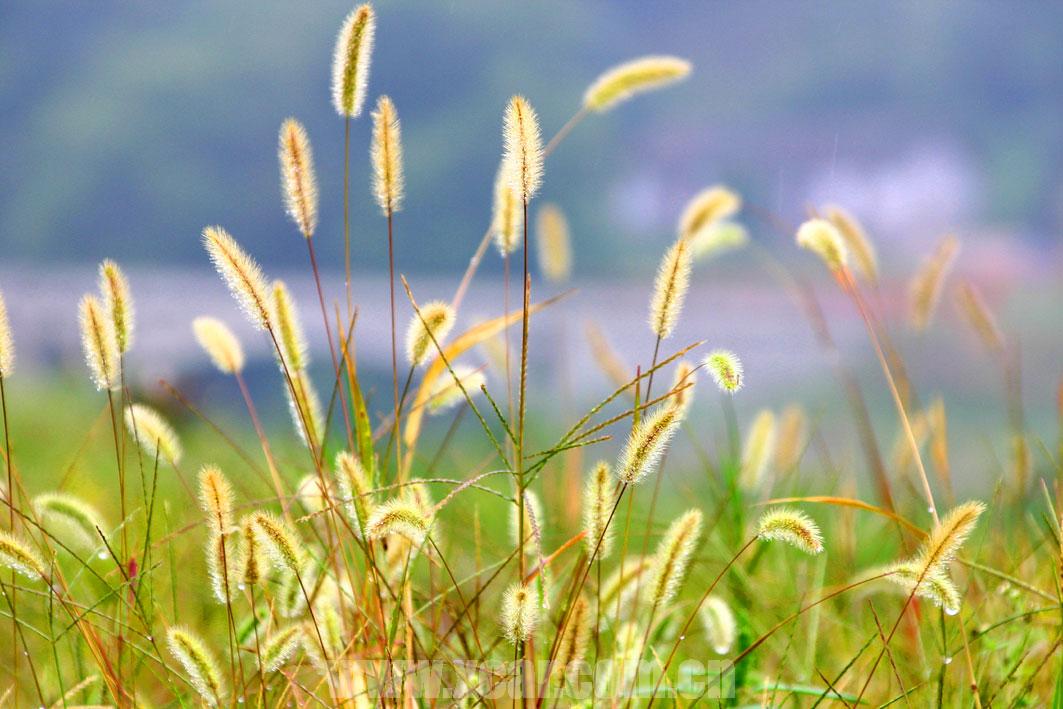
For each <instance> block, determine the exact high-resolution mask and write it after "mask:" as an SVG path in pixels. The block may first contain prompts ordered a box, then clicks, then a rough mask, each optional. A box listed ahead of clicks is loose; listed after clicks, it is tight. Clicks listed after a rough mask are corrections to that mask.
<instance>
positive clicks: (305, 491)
mask: <svg viewBox="0 0 1063 709" xmlns="http://www.w3.org/2000/svg"><path fill="white" fill-rule="evenodd" d="M295 497H296V499H297V500H299V504H301V505H302V506H303V509H305V510H306V511H307V512H309V513H311V514H315V513H318V512H323V511H324V510H325V509H327V508H328V500H329V498H332V497H335V493H334V492H333V491H332V489H331V486H329V485H328V481H327V480H326V484H325V486H324V487H322V485H321V478H320V477H318V475H317V473H307V474H306V475H304V476H303V477H302V478H301V479H300V480H299V483H298V484H297V485H296V486H295Z"/></svg>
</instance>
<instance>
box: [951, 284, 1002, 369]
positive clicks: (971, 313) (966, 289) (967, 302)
mask: <svg viewBox="0 0 1063 709" xmlns="http://www.w3.org/2000/svg"><path fill="white" fill-rule="evenodd" d="M956 305H957V306H958V307H959V309H960V312H961V313H963V315H964V317H965V318H966V319H967V322H968V323H969V324H970V326H971V329H973V330H974V331H975V333H976V334H977V335H978V338H979V339H980V340H981V341H982V344H983V345H984V346H985V348H986V349H987V350H989V351H990V352H1001V351H1002V350H1003V349H1004V335H1002V334H1001V332H1000V327H999V326H998V325H997V319H996V318H995V317H993V313H992V312H991V311H990V310H989V306H987V305H986V304H985V301H984V300H983V299H982V296H981V294H979V292H978V289H977V288H975V287H974V285H972V284H971V283H969V282H967V281H964V282H963V283H961V284H959V285H958V286H956Z"/></svg>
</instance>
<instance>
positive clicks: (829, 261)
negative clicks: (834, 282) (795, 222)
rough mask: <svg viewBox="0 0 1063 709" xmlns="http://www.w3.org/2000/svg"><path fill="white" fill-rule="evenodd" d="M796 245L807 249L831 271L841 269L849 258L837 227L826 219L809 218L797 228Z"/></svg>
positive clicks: (847, 250)
mask: <svg viewBox="0 0 1063 709" xmlns="http://www.w3.org/2000/svg"><path fill="white" fill-rule="evenodd" d="M797 245H798V246H800V247H801V248H802V249H808V250H809V251H811V252H812V253H814V254H815V255H816V256H818V257H819V258H820V260H821V261H823V263H824V264H826V266H827V268H829V269H830V270H831V271H841V270H842V269H843V268H845V265H846V263H847V262H848V260H849V249H848V248H847V247H846V245H845V240H844V239H842V235H841V234H840V233H838V228H837V227H835V226H834V225H833V224H832V223H830V222H829V221H827V220H826V219H809V220H808V221H807V222H805V223H804V224H802V225H801V226H800V227H799V228H798V230H797Z"/></svg>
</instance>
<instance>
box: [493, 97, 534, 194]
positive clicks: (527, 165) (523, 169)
mask: <svg viewBox="0 0 1063 709" xmlns="http://www.w3.org/2000/svg"><path fill="white" fill-rule="evenodd" d="M502 140H503V145H504V147H505V155H504V157H503V165H504V166H505V175H506V182H508V183H509V186H510V187H511V188H512V189H513V190H514V191H515V192H516V194H517V198H518V199H519V200H521V201H522V202H523V203H524V204H527V203H528V202H530V201H531V198H532V197H534V196H535V193H536V192H538V191H539V187H540V186H541V185H542V183H543V142H542V136H540V135H539V118H538V116H536V115H535V109H533V108H532V107H531V104H530V103H528V100H527V99H525V98H524V97H523V96H514V97H513V98H511V99H510V100H509V104H508V105H507V106H506V112H505V115H504V116H503V127H502Z"/></svg>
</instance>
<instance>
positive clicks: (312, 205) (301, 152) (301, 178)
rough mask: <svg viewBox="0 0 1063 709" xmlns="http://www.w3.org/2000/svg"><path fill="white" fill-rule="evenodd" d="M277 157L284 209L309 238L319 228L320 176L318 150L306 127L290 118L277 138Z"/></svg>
mask: <svg viewBox="0 0 1063 709" xmlns="http://www.w3.org/2000/svg"><path fill="white" fill-rule="evenodd" d="M277 158H278V160H279V161H280V167H281V193H282V194H283V195H284V209H285V211H287V212H288V216H289V217H291V219H292V221H293V222H295V225H296V226H297V227H299V232H300V233H301V234H302V235H303V236H305V237H306V238H307V239H309V238H310V237H312V236H313V235H314V230H315V229H317V176H316V175H315V174H314V151H313V150H312V149H311V147H310V137H309V136H307V134H306V129H305V128H303V124H302V123H300V122H299V121H297V120H295V119H294V118H288V119H287V120H285V121H284V123H282V124H281V130H280V136H279V137H278V138H277Z"/></svg>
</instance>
